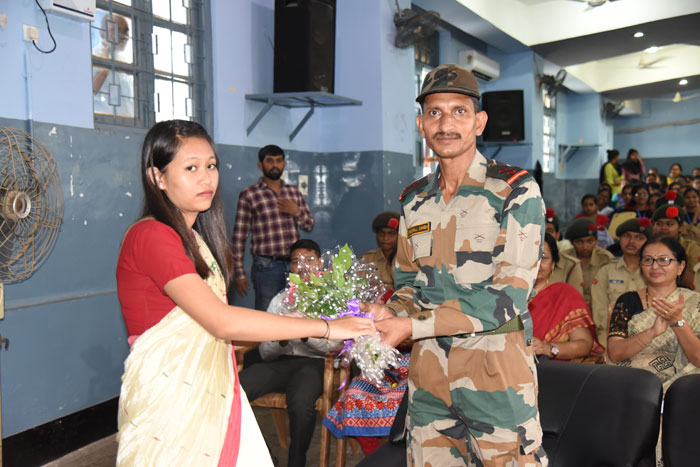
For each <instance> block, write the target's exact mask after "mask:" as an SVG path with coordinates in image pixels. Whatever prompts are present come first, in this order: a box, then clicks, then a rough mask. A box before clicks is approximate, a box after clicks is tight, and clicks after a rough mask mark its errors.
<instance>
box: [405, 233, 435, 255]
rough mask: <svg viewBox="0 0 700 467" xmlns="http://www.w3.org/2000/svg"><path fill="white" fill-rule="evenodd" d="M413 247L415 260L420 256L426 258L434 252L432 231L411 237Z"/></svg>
mask: <svg viewBox="0 0 700 467" xmlns="http://www.w3.org/2000/svg"><path fill="white" fill-rule="evenodd" d="M410 242H411V247H412V248H413V261H417V260H418V259H420V258H426V257H428V256H430V255H431V254H432V250H433V236H432V234H430V233H421V234H417V235H414V236H412V237H411V238H410Z"/></svg>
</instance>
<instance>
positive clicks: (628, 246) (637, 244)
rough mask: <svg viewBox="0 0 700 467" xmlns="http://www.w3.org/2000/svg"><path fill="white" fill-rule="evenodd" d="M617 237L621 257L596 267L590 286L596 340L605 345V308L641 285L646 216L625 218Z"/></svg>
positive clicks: (648, 230) (647, 226)
mask: <svg viewBox="0 0 700 467" xmlns="http://www.w3.org/2000/svg"><path fill="white" fill-rule="evenodd" d="M615 235H617V238H619V239H620V249H621V250H622V257H621V258H620V259H618V260H616V261H613V262H612V263H608V264H606V265H605V266H603V267H602V268H600V269H599V270H598V274H596V280H597V282H595V283H594V284H593V286H592V287H591V303H592V305H593V309H592V310H591V312H592V313H593V321H595V327H596V331H597V333H598V342H600V343H601V344H602V345H603V346H605V347H607V341H608V308H609V307H610V304H611V303H615V302H616V301H617V298H618V297H619V296H620V295H622V294H623V293H625V292H632V291H635V290H641V289H643V288H644V286H645V282H644V277H643V276H642V271H641V269H640V267H639V260H640V258H639V250H641V249H642V246H643V245H644V242H646V241H647V240H648V239H649V237H651V220H649V219H648V218H646V217H642V218H634V219H629V220H626V221H625V222H623V223H622V224H620V225H619V226H618V227H617V229H616V230H615Z"/></svg>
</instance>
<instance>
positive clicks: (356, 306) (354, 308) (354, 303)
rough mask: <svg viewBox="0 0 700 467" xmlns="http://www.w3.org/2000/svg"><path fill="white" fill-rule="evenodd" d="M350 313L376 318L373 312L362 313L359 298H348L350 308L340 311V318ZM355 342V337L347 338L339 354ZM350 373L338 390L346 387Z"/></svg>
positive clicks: (350, 314)
mask: <svg viewBox="0 0 700 467" xmlns="http://www.w3.org/2000/svg"><path fill="white" fill-rule="evenodd" d="M348 315H349V316H356V317H359V318H372V319H374V315H373V314H372V313H362V312H361V311H360V302H359V301H358V300H356V299H353V300H348V308H347V310H345V311H341V312H340V313H338V318H342V317H343V316H348ZM322 318H323V319H326V320H327V319H331V318H328V317H327V316H322ZM354 342H355V341H354V340H353V339H346V340H345V341H344V342H343V348H342V349H341V350H340V352H339V353H338V356H339V357H340V356H341V355H343V354H344V353H345V352H347V351H348V350H350V347H352V344H353V343H354ZM348 375H349V372H346V373H345V379H344V380H343V383H342V384H341V385H340V387H339V388H338V390H341V389H343V388H344V387H345V385H346V384H347V382H348Z"/></svg>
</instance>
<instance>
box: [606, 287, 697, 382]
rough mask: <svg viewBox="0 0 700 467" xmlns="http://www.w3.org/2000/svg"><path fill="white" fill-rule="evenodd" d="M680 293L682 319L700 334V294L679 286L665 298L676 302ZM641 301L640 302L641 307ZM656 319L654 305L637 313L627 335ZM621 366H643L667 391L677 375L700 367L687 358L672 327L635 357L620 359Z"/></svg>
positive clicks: (648, 326)
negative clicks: (681, 297)
mask: <svg viewBox="0 0 700 467" xmlns="http://www.w3.org/2000/svg"><path fill="white" fill-rule="evenodd" d="M681 292H682V293H683V295H684V298H685V306H684V307H683V320H684V321H685V326H689V327H690V329H692V330H693V333H694V334H695V335H698V334H700V312H699V311H698V308H699V307H700V294H698V293H697V292H694V291H692V290H689V289H684V288H680V287H679V288H677V289H676V290H675V291H673V292H672V293H671V294H670V295H669V296H668V297H666V300H669V301H671V302H675V301H676V300H678V297H679V295H680V294H681ZM641 306H642V302H641V300H640V301H639V307H640V308H641ZM655 320H656V314H655V313H654V311H653V308H652V307H649V308H647V309H646V310H644V311H641V312H639V313H636V314H634V315H633V316H632V317H631V318H630V320H629V324H628V328H627V329H628V334H629V336H630V337H632V336H634V335H635V334H639V333H640V332H642V331H645V330H647V329H649V328H650V327H652V325H653V324H654V321H655ZM617 365H619V366H626V367H632V368H641V369H643V370H647V371H651V372H652V373H654V374H655V375H656V376H658V377H659V379H661V382H662V383H663V388H664V391H666V389H668V387H669V386H670V385H671V383H673V382H674V381H675V380H677V379H678V378H680V377H682V376H685V375H689V374H693V373H700V368H698V367H696V366H695V365H693V364H692V363H690V362H689V361H688V357H687V356H686V355H685V352H684V351H683V347H681V345H680V344H679V343H678V338H677V337H676V334H675V333H674V332H673V329H672V328H671V327H670V326H669V327H668V329H666V331H664V333H663V334H661V335H660V336H656V337H655V338H654V340H652V341H651V343H650V344H649V345H648V346H647V347H645V348H644V349H643V350H642V351H640V352H639V353H638V354H637V355H634V356H633V357H631V358H629V359H627V360H623V361H621V362H618V363H617Z"/></svg>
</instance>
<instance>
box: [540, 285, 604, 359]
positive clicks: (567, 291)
mask: <svg viewBox="0 0 700 467" xmlns="http://www.w3.org/2000/svg"><path fill="white" fill-rule="evenodd" d="M528 309H529V310H530V316H531V317H532V331H533V335H534V336H535V337H537V338H538V339H539V340H541V341H542V342H546V343H552V344H556V343H557V342H568V341H569V334H571V332H572V331H573V330H575V329H578V328H588V330H589V331H590V332H591V336H592V337H593V348H592V349H591V355H593V356H602V355H603V353H604V352H605V349H604V348H603V346H602V345H600V343H599V342H598V337H597V334H596V328H595V323H594V322H593V317H592V316H591V312H590V311H588V307H587V305H586V301H585V300H584V299H583V295H581V294H580V293H579V291H578V290H576V289H575V288H574V287H572V286H571V285H569V284H567V283H565V282H554V283H553V284H550V285H548V286H547V287H546V288H544V289H542V290H541V291H540V292H538V293H537V294H536V295H535V297H534V298H533V299H532V300H530V302H529V303H528ZM575 360H578V359H575Z"/></svg>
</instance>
